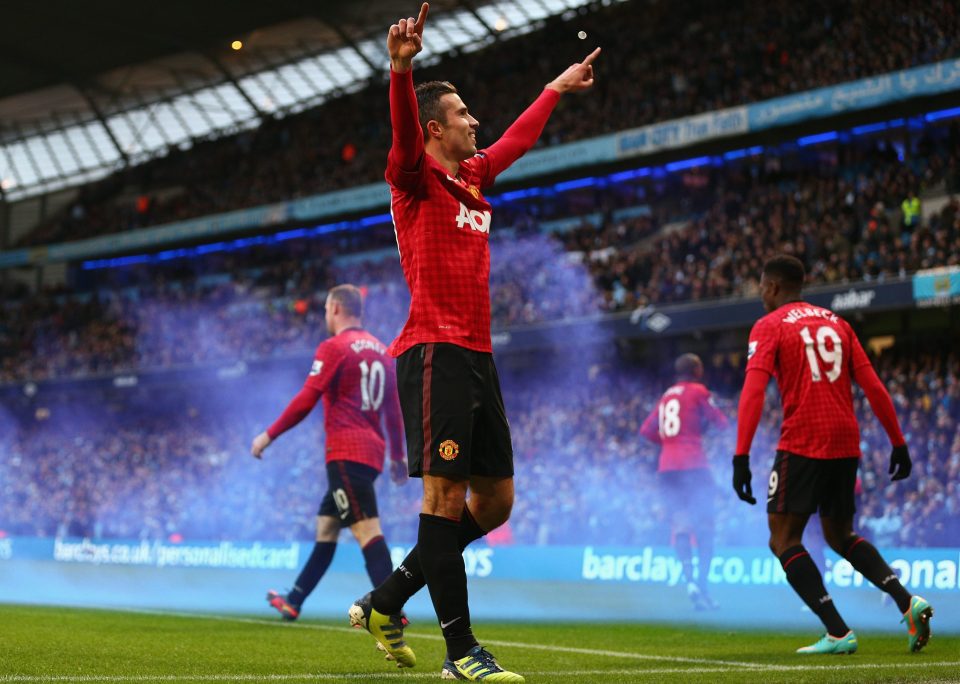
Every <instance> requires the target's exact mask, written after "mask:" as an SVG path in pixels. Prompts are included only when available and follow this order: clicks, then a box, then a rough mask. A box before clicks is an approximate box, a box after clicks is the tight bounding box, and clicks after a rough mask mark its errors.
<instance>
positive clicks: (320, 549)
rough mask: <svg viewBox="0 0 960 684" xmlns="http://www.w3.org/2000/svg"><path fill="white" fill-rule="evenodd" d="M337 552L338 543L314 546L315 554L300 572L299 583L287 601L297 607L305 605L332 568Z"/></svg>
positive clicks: (319, 543)
mask: <svg viewBox="0 0 960 684" xmlns="http://www.w3.org/2000/svg"><path fill="white" fill-rule="evenodd" d="M336 550H337V542H317V543H316V544H314V545H313V552H312V553H311V554H310V558H308V559H307V564H306V565H304V566H303V570H301V571H300V575H299V576H298V577H297V581H296V582H294V584H293V589H291V590H290V593H289V594H287V601H289V602H290V603H292V604H293V605H295V606H299V605H300V604H301V603H303V601H304V600H305V599H306V598H307V597H308V596H309V595H310V592H312V591H313V590H314V589H315V588H316V586H317V583H318V582H319V581H320V579H321V578H322V577H323V574H324V573H325V572H326V571H327V568H329V567H330V561H332V560H333V552H334V551H336Z"/></svg>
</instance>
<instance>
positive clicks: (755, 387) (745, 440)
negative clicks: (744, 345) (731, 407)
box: [736, 368, 770, 455]
mask: <svg viewBox="0 0 960 684" xmlns="http://www.w3.org/2000/svg"><path fill="white" fill-rule="evenodd" d="M768 382H770V374H769V373H768V372H767V371H765V370H761V369H759V368H751V369H750V370H748V371H747V377H746V378H745V379H744V381H743V390H742V391H741V392H740V403H739V405H738V406H737V450H736V454H737V455H744V454H749V453H750V445H751V444H753V436H754V435H755V434H756V433H757V426H758V425H760V417H761V415H762V414H763V399H764V393H765V392H766V390H767V383H768Z"/></svg>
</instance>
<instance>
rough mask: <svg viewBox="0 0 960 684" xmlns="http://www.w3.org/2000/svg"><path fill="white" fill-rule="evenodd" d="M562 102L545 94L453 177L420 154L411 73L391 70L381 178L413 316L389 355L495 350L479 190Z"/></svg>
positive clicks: (485, 218)
mask: <svg viewBox="0 0 960 684" xmlns="http://www.w3.org/2000/svg"><path fill="white" fill-rule="evenodd" d="M559 98H560V95H559V93H557V92H555V91H553V90H551V89H545V90H544V91H543V93H542V94H541V95H540V97H539V98H537V100H536V101H535V102H534V103H533V104H532V105H531V106H530V107H529V108H528V109H527V110H526V111H525V112H524V113H523V114H522V115H521V116H520V118H519V119H517V121H516V122H515V123H514V124H513V125H512V126H510V128H509V129H507V131H506V132H505V133H504V134H503V137H501V138H500V140H498V141H497V142H495V143H494V144H493V145H491V146H490V147H489V148H486V149H484V150H480V151H479V152H478V153H477V154H476V155H474V156H473V157H471V158H469V159H466V160H464V161H462V162H460V167H459V169H458V171H457V175H456V177H453V176H450V174H449V173H448V172H447V170H446V169H445V168H444V167H443V166H441V165H440V163H439V162H438V161H436V160H435V159H434V158H433V157H431V156H430V155H429V154H427V153H426V152H425V148H424V140H423V131H422V129H421V128H420V123H419V121H418V113H417V100H416V95H415V94H414V89H413V72H412V70H411V71H406V72H404V73H397V72H393V71H391V73H390V117H391V123H392V125H393V144H392V146H391V148H390V154H389V156H388V158H387V171H386V174H385V175H386V179H387V182H388V183H389V185H390V191H391V206H390V211H391V214H392V216H393V224H394V228H395V230H396V234H397V246H398V248H399V250H400V266H401V268H402V269H403V275H404V278H405V279H406V281H407V285H408V286H409V288H410V312H409V315H408V318H407V322H406V325H404V327H403V330H402V331H401V332H400V335H399V336H398V337H397V339H395V340H394V341H393V344H391V345H390V353H391V354H392V355H394V356H399V355H400V354H402V353H403V352H405V351H406V350H407V349H409V348H410V347H412V346H414V345H416V344H420V343H423V342H448V343H452V344H456V345H459V346H461V347H465V348H467V349H472V350H474V351H480V352H492V351H493V347H492V345H491V343H490V246H489V236H490V227H491V222H492V212H491V208H490V203H489V202H488V201H487V200H486V199H485V198H484V196H483V194H482V190H483V189H485V188H487V187H489V186H490V185H492V184H493V182H494V180H495V179H496V177H497V175H498V174H499V173H501V172H503V171H504V170H505V169H506V168H507V167H509V166H510V165H511V164H512V163H513V162H514V161H516V160H517V159H519V158H520V157H521V156H522V155H523V154H524V153H525V152H526V151H527V150H528V149H530V148H531V147H532V146H533V145H534V143H535V142H536V140H537V138H538V137H539V136H540V133H541V132H542V131H543V127H544V125H545V124H546V122H547V119H548V118H549V117H550V113H551V112H552V111H553V108H554V106H555V105H556V103H557V101H558V100H559Z"/></svg>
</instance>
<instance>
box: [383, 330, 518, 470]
mask: <svg viewBox="0 0 960 684" xmlns="http://www.w3.org/2000/svg"><path fill="white" fill-rule="evenodd" d="M397 389H398V391H399V394H400V407H401V409H402V410H403V426H404V428H405V430H406V433H407V462H408V464H409V471H410V476H411V477H423V475H424V474H428V475H441V476H445V477H451V478H455V479H466V478H469V477H470V476H472V475H482V476H487V477H512V476H513V447H512V446H511V444H510V425H509V424H508V423H507V414H506V410H505V409H504V407H503V397H502V396H501V393H500V378H499V377H498V376H497V369H496V367H495V366H494V364H493V354H489V353H485V352H477V351H473V350H470V349H466V348H464V347H460V346H457V345H455V344H446V343H440V342H430V343H425V344H418V345H415V346H413V347H411V348H410V349H408V350H407V351H405V352H404V353H403V354H401V355H400V357H399V358H398V359H397Z"/></svg>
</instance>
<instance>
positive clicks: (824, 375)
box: [733, 255, 933, 653]
mask: <svg viewBox="0 0 960 684" xmlns="http://www.w3.org/2000/svg"><path fill="white" fill-rule="evenodd" d="M805 277H806V274H805V272H804V268H803V263H802V262H801V261H800V260H799V259H796V258H795V257H792V256H787V255H781V256H776V257H773V258H772V259H770V260H769V261H767V263H766V264H764V266H763V273H762V275H761V278H760V296H761V298H762V299H763V306H764V308H765V309H766V310H767V312H768V313H767V315H766V316H764V317H763V318H761V319H760V320H759V321H757V323H756V324H755V325H754V326H753V330H751V332H750V342H749V348H748V353H747V355H748V361H747V373H746V378H745V380H744V383H743V392H742V393H741V395H740V405H739V409H738V421H737V450H736V455H735V456H734V457H733V488H734V490H735V491H736V492H737V496H739V497H740V498H741V499H743V500H744V501H746V502H748V503H750V504H755V503H756V499H754V498H753V491H752V488H751V486H750V480H751V475H750V455H749V454H750V445H751V443H752V442H753V436H754V433H755V432H756V430H757V425H758V424H759V422H760V415H761V413H762V411H763V399H764V393H765V390H766V386H767V382H768V381H769V379H770V376H771V375H772V376H774V377H775V378H776V379H777V387H778V388H779V390H780V398H781V402H782V404H783V425H782V426H781V430H780V443H779V444H778V446H777V455H776V459H775V460H774V463H773V469H772V470H771V472H770V481H769V486H768V488H767V520H768V523H769V526H770V549H771V550H772V551H773V553H774V554H775V555H776V556H777V557H778V558H779V559H780V563H781V565H782V566H783V570H784V572H785V573H786V575H787V581H788V582H790V586H792V587H793V589H794V591H796V592H797V594H799V595H800V598H802V599H803V601H804V603H806V604H807V606H808V607H809V608H810V610H811V611H813V612H814V613H815V614H816V615H817V617H819V618H820V620H821V621H822V622H823V624H824V626H825V627H826V629H827V632H826V634H824V635H823V637H822V638H821V639H820V640H819V641H817V642H816V643H814V644H812V645H810V646H805V647H803V648H800V649H798V650H797V652H798V653H853V652H855V651H856V650H857V637H856V635H855V634H854V632H853V630H851V629H850V628H849V627H847V624H846V623H845V622H844V621H843V618H842V617H840V613H838V612H837V609H836V606H834V604H833V600H832V599H831V598H830V595H829V594H827V590H826V589H825V588H824V586H823V578H822V576H821V575H820V571H819V570H818V569H817V566H816V565H815V564H814V562H813V560H812V559H811V558H810V555H809V553H807V550H806V549H805V548H804V547H803V542H802V535H803V530H804V527H805V526H806V524H807V519H808V518H809V517H810V515H811V514H812V513H813V512H814V511H818V510H819V512H820V523H821V526H822V529H823V536H824V539H826V541H827V543H828V544H829V545H830V548H832V549H833V550H834V551H836V552H837V554H839V555H840V556H841V557H843V558H846V559H847V560H848V561H849V562H850V564H851V565H852V566H853V567H854V568H855V569H856V570H857V571H858V572H860V574H862V575H863V576H864V577H866V578H867V579H868V580H870V582H872V583H873V584H874V585H876V586H877V587H878V588H879V589H881V590H883V591H885V592H886V593H888V594H889V595H890V596H891V598H893V600H894V601H895V602H896V604H897V607H898V608H899V609H900V612H901V613H903V620H902V622H906V623H907V630H908V635H909V636H908V645H909V648H910V651H919V650H920V649H921V648H923V647H924V645H926V643H927V641H928V640H929V639H930V618H931V617H932V615H933V609H932V608H931V607H930V604H929V603H928V602H927V601H926V600H924V599H923V598H921V597H919V596H912V595H911V594H910V593H909V592H908V591H907V590H906V589H905V588H904V587H903V585H902V584H900V580H899V579H898V578H897V574H896V573H895V572H894V571H893V570H891V569H890V566H889V565H887V563H886V561H884V560H883V558H882V557H881V556H880V554H879V553H878V552H877V549H876V548H874V546H873V545H872V544H871V543H870V542H868V541H866V540H865V539H864V538H863V537H861V536H859V535H857V534H856V533H854V531H853V514H854V512H855V511H854V508H855V506H854V487H855V484H856V480H857V467H858V465H859V462H860V429H859V426H858V425H857V419H856V416H855V415H854V411H853V387H852V381H853V380H855V381H856V382H857V384H859V385H860V387H862V388H863V391H864V394H865V395H866V397H867V401H869V402H870V406H871V408H872V409H873V412H874V413H875V414H876V416H877V418H878V419H879V420H880V423H881V425H883V428H884V430H885V431H886V433H887V435H888V436H889V438H890V442H891V443H892V444H893V451H892V452H891V454H890V474H891V475H892V476H893V477H892V479H893V480H902V479H904V478H906V477H908V476H909V475H910V469H911V462H910V455H909V452H908V451H907V445H906V442H905V441H904V438H903V433H902V432H901V430H900V423H899V421H898V420H897V414H896V411H895V409H894V406H893V401H892V400H891V399H890V394H889V393H888V392H887V389H886V388H885V387H884V386H883V383H882V382H881V381H880V378H878V377H877V374H876V371H874V369H873V366H872V365H871V364H870V360H869V359H868V358H867V355H866V353H865V352H864V351H863V347H862V346H861V345H860V341H859V340H858V339H857V336H856V335H855V334H854V332H853V329H852V328H851V327H850V325H849V324H848V323H847V322H846V321H845V320H843V319H842V318H840V317H839V316H837V315H836V314H835V313H833V312H832V311H829V310H827V309H824V308H821V307H819V306H813V305H812V304H808V303H806V302H804V301H803V300H802V298H801V291H802V288H803V281H804V278H805Z"/></svg>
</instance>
